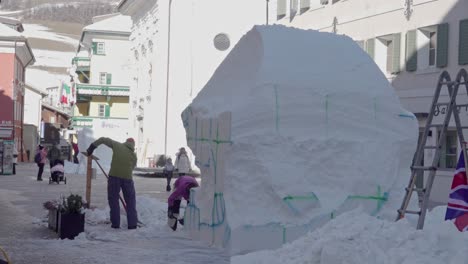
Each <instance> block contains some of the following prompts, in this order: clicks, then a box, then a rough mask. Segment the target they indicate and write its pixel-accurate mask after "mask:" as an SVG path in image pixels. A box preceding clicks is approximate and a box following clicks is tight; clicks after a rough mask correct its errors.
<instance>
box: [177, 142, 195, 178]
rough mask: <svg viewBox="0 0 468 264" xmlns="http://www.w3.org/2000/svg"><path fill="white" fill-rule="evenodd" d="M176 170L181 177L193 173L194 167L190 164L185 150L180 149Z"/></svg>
mask: <svg viewBox="0 0 468 264" xmlns="http://www.w3.org/2000/svg"><path fill="white" fill-rule="evenodd" d="M175 169H176V171H177V173H178V174H179V176H182V175H186V174H188V173H189V172H190V171H192V165H191V164H190V159H189V157H188V155H187V151H186V150H185V148H180V149H179V152H178V153H177V154H176V160H175Z"/></svg>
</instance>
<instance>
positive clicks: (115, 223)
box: [87, 137, 138, 229]
mask: <svg viewBox="0 0 468 264" xmlns="http://www.w3.org/2000/svg"><path fill="white" fill-rule="evenodd" d="M101 144H104V145H106V146H108V147H109V148H111V149H112V161H111V168H110V171H109V179H108V181H107V199H108V201H109V207H110V220H111V223H112V228H120V205H119V193H120V190H121V189H122V193H123V196H124V199H125V203H126V204H127V223H128V229H136V228H137V223H138V215H137V211H136V197H135V196H136V195H135V185H134V183H133V178H132V174H133V169H134V168H135V166H136V164H137V156H136V154H135V141H134V140H133V138H128V139H127V140H126V141H125V142H124V143H120V142H117V141H115V140H112V139H110V138H106V137H101V138H99V139H98V140H96V141H94V142H93V143H92V144H91V145H90V146H89V148H88V149H87V152H88V155H92V154H93V152H94V150H95V149H96V148H97V147H99V146H100V145H101Z"/></svg>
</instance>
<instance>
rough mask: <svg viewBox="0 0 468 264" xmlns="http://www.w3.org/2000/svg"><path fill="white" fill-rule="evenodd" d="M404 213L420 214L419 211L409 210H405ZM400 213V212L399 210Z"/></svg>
mask: <svg viewBox="0 0 468 264" xmlns="http://www.w3.org/2000/svg"><path fill="white" fill-rule="evenodd" d="M405 213H406V214H417V215H420V214H421V211H411V210H406V212H405ZM400 214H401V212H400Z"/></svg>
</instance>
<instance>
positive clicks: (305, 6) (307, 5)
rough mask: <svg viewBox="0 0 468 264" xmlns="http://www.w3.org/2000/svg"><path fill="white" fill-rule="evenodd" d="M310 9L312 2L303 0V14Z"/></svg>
mask: <svg viewBox="0 0 468 264" xmlns="http://www.w3.org/2000/svg"><path fill="white" fill-rule="evenodd" d="M309 9H310V0H301V14H302V13H304V12H307V10H309Z"/></svg>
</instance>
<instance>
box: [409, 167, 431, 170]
mask: <svg viewBox="0 0 468 264" xmlns="http://www.w3.org/2000/svg"><path fill="white" fill-rule="evenodd" d="M411 169H413V170H437V168H436V167H428V166H412V167H411Z"/></svg>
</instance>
